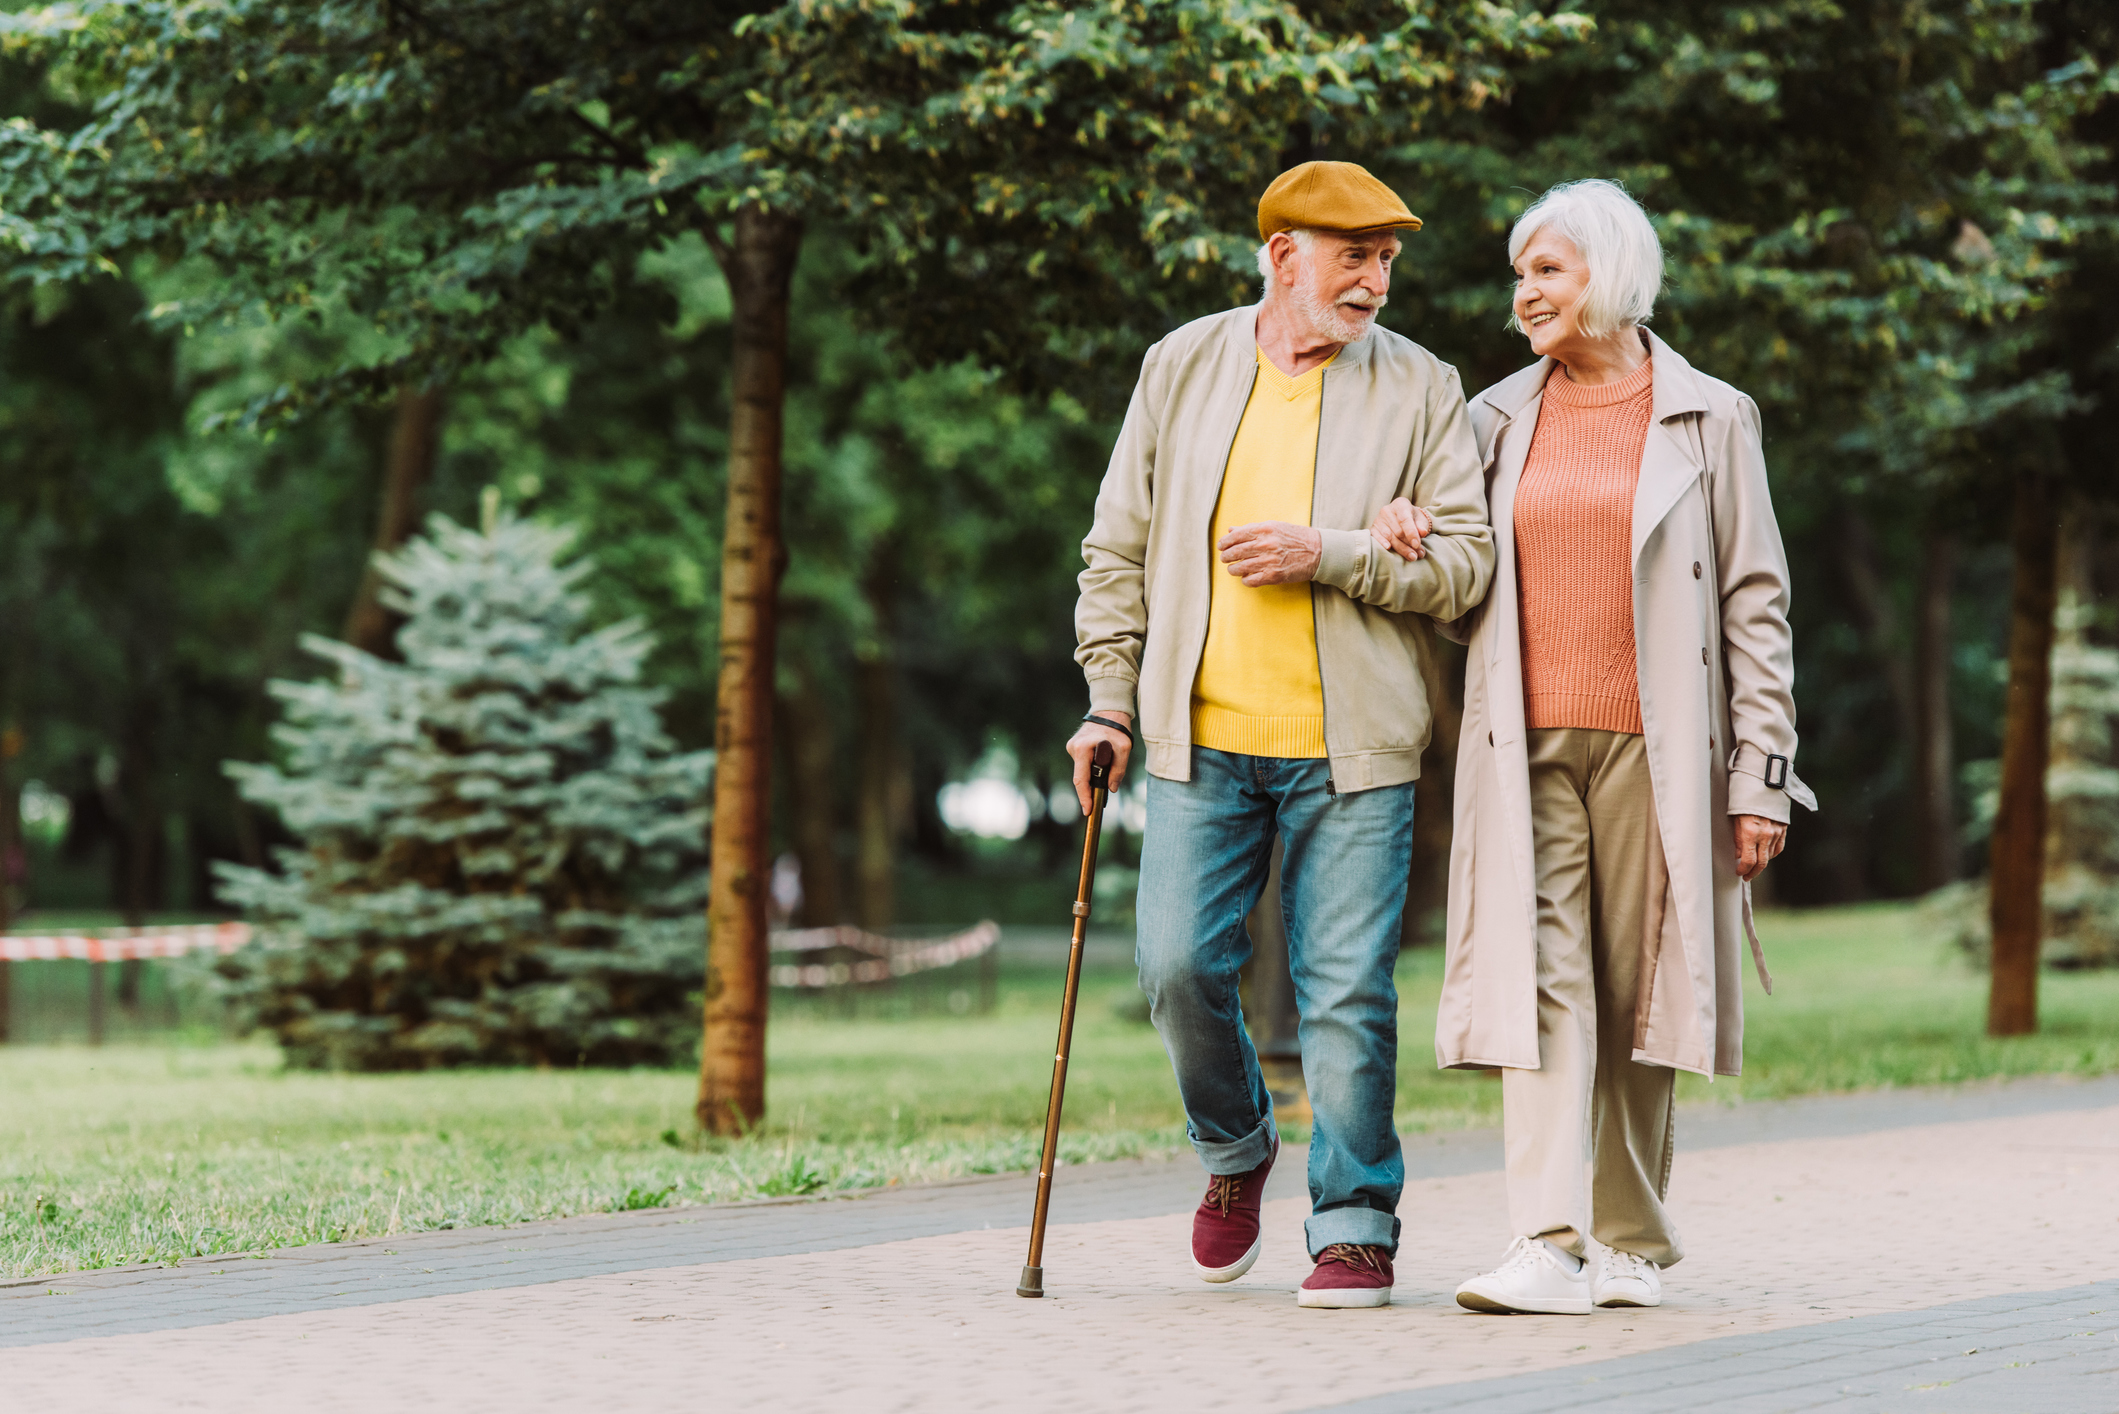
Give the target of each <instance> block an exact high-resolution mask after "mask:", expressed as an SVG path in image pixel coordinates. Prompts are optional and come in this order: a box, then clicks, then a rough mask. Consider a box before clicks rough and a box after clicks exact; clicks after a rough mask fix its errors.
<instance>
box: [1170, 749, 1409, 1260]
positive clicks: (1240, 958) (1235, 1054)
mask: <svg viewBox="0 0 2119 1414" xmlns="http://www.w3.org/2000/svg"><path fill="white" fill-rule="evenodd" d="M1329 770H1330V765H1329V763H1328V762H1325V761H1288V760H1278V759H1275V758H1272V757H1264V756H1238V755H1235V754H1233V753H1230V752H1226V751H1211V750H1208V749H1207V748H1205V747H1194V748H1193V749H1192V779H1191V780H1190V781H1185V782H1180V781H1166V780H1162V779H1161V778H1159V777H1154V776H1151V777H1149V778H1148V829H1147V835H1146V838H1145V840H1144V841H1143V843H1142V846H1141V855H1140V900H1139V904H1138V907H1137V916H1138V918H1139V943H1138V952H1137V959H1138V961H1139V963H1140V989H1141V991H1143V992H1145V993H1146V994H1147V997H1148V1011H1149V1015H1150V1016H1152V1017H1153V1018H1154V1021H1155V1029H1156V1030H1157V1031H1159V1032H1161V1033H1162V1039H1163V1045H1164V1047H1165V1048H1166V1049H1168V1051H1169V1052H1170V1064H1171V1065H1172V1066H1173V1067H1174V1068H1175V1069H1176V1071H1177V1089H1178V1093H1179V1094H1180V1095H1181V1096H1182V1097H1183V1099H1184V1105H1185V1116H1186V1119H1187V1121H1188V1123H1187V1126H1186V1130H1187V1132H1188V1133H1189V1134H1190V1136H1191V1139H1192V1146H1193V1148H1195V1149H1197V1150H1198V1151H1199V1157H1200V1161H1201V1162H1202V1163H1204V1164H1205V1165H1206V1167H1207V1172H1208V1173H1244V1172H1247V1171H1249V1170H1251V1169H1254V1168H1256V1167H1258V1165H1259V1164H1261V1163H1263V1162H1265V1157H1266V1155H1267V1153H1268V1152H1270V1150H1271V1148H1272V1143H1273V1137H1274V1134H1275V1130H1274V1127H1273V1102H1272V1099H1271V1097H1269V1096H1268V1095H1267V1094H1266V1087H1265V1078H1264V1077H1263V1076H1262V1075H1261V1074H1260V1073H1259V1070H1258V1053H1257V1052H1256V1051H1255V1050H1253V1049H1252V1047H1251V1038H1250V1034H1249V1033H1248V1032H1246V1031H1245V1030H1244V1024H1243V1006H1242V1003H1241V1001H1240V1000H1239V998H1238V996H1237V989H1236V973H1237V969H1239V968H1241V967H1242V966H1243V965H1244V963H1245V962H1246V961H1247V960H1249V958H1250V956H1251V937H1250V934H1249V933H1248V932H1247V931H1246V930H1245V928H1244V919H1245V918H1246V917H1248V916H1249V915H1250V912H1251V910H1252V908H1253V907H1255V906H1256V905H1257V903H1258V896H1259V894H1260V893H1262V892H1263V891H1264V888H1265V881H1266V871H1267V869H1268V868H1269V867H1270V865H1271V862H1272V853H1273V836H1274V834H1275V833H1276V832H1277V833H1278V834H1279V835H1280V836H1281V837H1282V838H1283V840H1284V841H1285V843H1286V852H1285V853H1284V854H1283V855H1282V858H1281V864H1280V872H1281V895H1280V906H1281V911H1282V916H1283V917H1284V918H1285V919H1286V922H1287V933H1288V960H1289V964H1290V968H1291V971H1292V972H1293V974H1294V980H1295V1000H1296V1006H1297V1007H1298V1009H1299V1010H1300V1012H1301V1015H1302V1026H1301V1032H1300V1035H1301V1040H1302V1073H1303V1076H1304V1078H1305V1079H1306V1080H1307V1081H1308V1083H1309V1091H1310V1106H1311V1108H1312V1109H1313V1110H1314V1111H1315V1112H1316V1119H1315V1121H1314V1124H1313V1126H1312V1128H1311V1131H1310V1207H1311V1214H1310V1219H1309V1221H1308V1223H1307V1224H1305V1227H1304V1231H1305V1234H1306V1235H1307V1237H1308V1239H1309V1248H1310V1254H1311V1255H1312V1256H1315V1255H1316V1254H1317V1253H1319V1252H1322V1251H1323V1250H1324V1249H1325V1248H1326V1247H1328V1246H1330V1245H1331V1244H1333V1243H1335V1242H1356V1243H1367V1244H1372V1245H1375V1246H1380V1247H1388V1248H1390V1249H1392V1250H1393V1251H1395V1250H1396V1249H1397V1246H1398V1218H1397V1211H1398V1196H1399V1194H1400V1193H1401V1192H1403V1191H1404V1188H1405V1157H1404V1155H1403V1153H1402V1152H1401V1151H1400V1149H1399V1147H1398V1131H1397V1129H1396V1128H1395V1127H1394V1126H1393V1125H1392V1123H1391V1110H1392V1106H1393V1105H1394V1103H1395V1102H1396V1099H1397V1091H1398V989H1397V986H1396V984H1395V983H1393V981H1392V980H1391V969H1392V967H1393V966H1394V965H1395V963H1396V962H1397V959H1398V937H1399V919H1400V916H1401V915H1402V914H1403V913H1404V912H1405V884H1406V874H1407V872H1408V870H1409V868H1410V866H1411V861H1412V848H1413V787H1412V785H1411V784H1410V783H1408V784H1405V785H1397V786H1384V787H1381V788H1379V789H1375V790H1365V791H1360V792H1358V793H1355V794H1351V795H1339V796H1332V795H1328V794H1326V792H1325V782H1326V779H1327V777H1328V775H1329Z"/></svg>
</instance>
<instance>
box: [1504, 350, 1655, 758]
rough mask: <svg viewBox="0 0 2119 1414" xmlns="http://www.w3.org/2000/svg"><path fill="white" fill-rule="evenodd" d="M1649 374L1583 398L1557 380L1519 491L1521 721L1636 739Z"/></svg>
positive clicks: (1549, 383) (1640, 371)
mask: <svg viewBox="0 0 2119 1414" xmlns="http://www.w3.org/2000/svg"><path fill="white" fill-rule="evenodd" d="M1654 401H1655V375H1654V370H1653V367H1652V365H1651V364H1650V363H1643V364H1642V365H1641V366H1640V367H1639V368H1637V369H1635V370H1634V371H1633V372H1632V373H1630V374H1628V375H1627V376H1626V377H1625V378H1624V379H1622V380H1620V381H1619V382H1617V383H1605V384H1601V385H1599V386H1597V387H1593V388H1592V387H1584V386H1583V385H1581V384H1579V383H1575V382H1572V381H1570V380H1569V379H1568V377H1567V374H1566V372H1565V371H1564V370H1561V369H1558V368H1556V369H1554V370H1553V373H1552V376H1551V377H1549V378H1547V379H1546V380H1545V402H1544V406H1543V407H1542V409H1541V410H1540V411H1539V413H1538V429H1537V431H1536V432H1535V433H1534V434H1533V435H1532V436H1531V439H1530V454H1529V456H1528V457H1527V458H1526V459H1525V461H1524V463H1523V480H1522V482H1521V484H1520V485H1519V486H1518V488H1517V490H1516V602H1517V603H1518V604H1519V605H1521V606H1522V607H1521V612H1522V628H1523V719H1524V725H1526V726H1528V727H1532V728H1539V727H1597V728H1601V729H1602V730H1604V731H1611V732H1634V733H1638V732H1639V731H1640V730H1641V686H1640V681H1639V678H1638V677H1637V675H1636V671H1635V663H1634V644H1633V493H1634V488H1635V486H1636V485H1638V484H1639V482H1640V479H1641V452H1642V449H1643V448H1644V447H1645V446H1646V445H1647V443H1648V421H1649V410H1650V408H1651V407H1652V406H1653V405H1654Z"/></svg>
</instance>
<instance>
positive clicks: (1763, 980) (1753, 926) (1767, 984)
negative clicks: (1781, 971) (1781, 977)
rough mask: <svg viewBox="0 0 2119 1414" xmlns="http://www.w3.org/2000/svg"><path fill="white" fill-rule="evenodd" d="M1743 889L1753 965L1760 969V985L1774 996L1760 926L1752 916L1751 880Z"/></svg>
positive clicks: (1771, 976)
mask: <svg viewBox="0 0 2119 1414" xmlns="http://www.w3.org/2000/svg"><path fill="white" fill-rule="evenodd" d="M1743 889H1744V936H1745V937H1747V938H1749V939H1750V940H1751V965H1752V966H1753V967H1756V968H1757V969H1758V980H1759V985H1760V986H1762V987H1764V988H1765V989H1766V995H1767V996H1769V997H1770V996H1772V995H1773V974H1772V973H1770V972H1768V971H1767V970H1766V950H1765V949H1764V948H1763V947H1760V946H1759V941H1758V924H1757V923H1756V922H1754V921H1753V919H1752V916H1751V881H1750V880H1749V879H1745V880H1744V881H1743Z"/></svg>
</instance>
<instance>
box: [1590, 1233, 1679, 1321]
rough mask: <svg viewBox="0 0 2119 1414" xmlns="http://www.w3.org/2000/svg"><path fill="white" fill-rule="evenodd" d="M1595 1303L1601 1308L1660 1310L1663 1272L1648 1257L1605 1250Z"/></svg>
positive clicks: (1613, 1248) (1611, 1248)
mask: <svg viewBox="0 0 2119 1414" xmlns="http://www.w3.org/2000/svg"><path fill="white" fill-rule="evenodd" d="M1594 1285H1595V1288H1596V1303H1597V1304H1598V1305H1599V1306H1660V1305H1662V1304H1663V1276H1662V1269H1661V1268H1660V1267H1658V1266H1656V1264H1655V1263H1653V1262H1651V1261H1649V1260H1648V1259H1647V1258H1646V1257H1637V1256H1635V1255H1634V1254H1633V1253H1631V1252H1621V1251H1620V1250H1619V1249H1618V1248H1616V1247H1607V1248H1605V1249H1604V1260H1602V1261H1601V1262H1599V1263H1597V1277H1596V1281H1595V1283H1594Z"/></svg>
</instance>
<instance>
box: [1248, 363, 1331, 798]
mask: <svg viewBox="0 0 2119 1414" xmlns="http://www.w3.org/2000/svg"><path fill="white" fill-rule="evenodd" d="M1254 376H1255V375H1254ZM1331 376H1332V370H1331V369H1330V367H1326V368H1323V369H1320V370H1319V371H1318V374H1317V444H1316V446H1315V447H1313V448H1311V450H1310V529H1312V530H1315V529H1316V528H1317V468H1318V467H1319V465H1321V464H1322V457H1321V456H1320V455H1319V454H1320V453H1321V452H1322V451H1323V450H1324V381H1325V379H1327V378H1329V377H1331ZM1232 450H1233V447H1232ZM1223 475H1227V472H1226V471H1224V472H1223ZM1310 642H1311V645H1312V646H1313V647H1314V648H1315V650H1316V653H1317V732H1318V735H1320V736H1322V737H1323V738H1324V793H1325V795H1326V796H1327V797H1329V798H1330V799H1333V800H1337V799H1338V798H1339V786H1338V784H1337V783H1336V782H1334V781H1333V779H1332V734H1331V731H1330V730H1329V728H1330V725H1331V709H1330V708H1329V707H1328V706H1327V705H1326V702H1327V695H1326V693H1325V690H1324V635H1323V633H1322V631H1321V630H1320V629H1319V627H1318V623H1317V581H1316V580H1314V579H1313V580H1311V581H1310Z"/></svg>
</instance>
